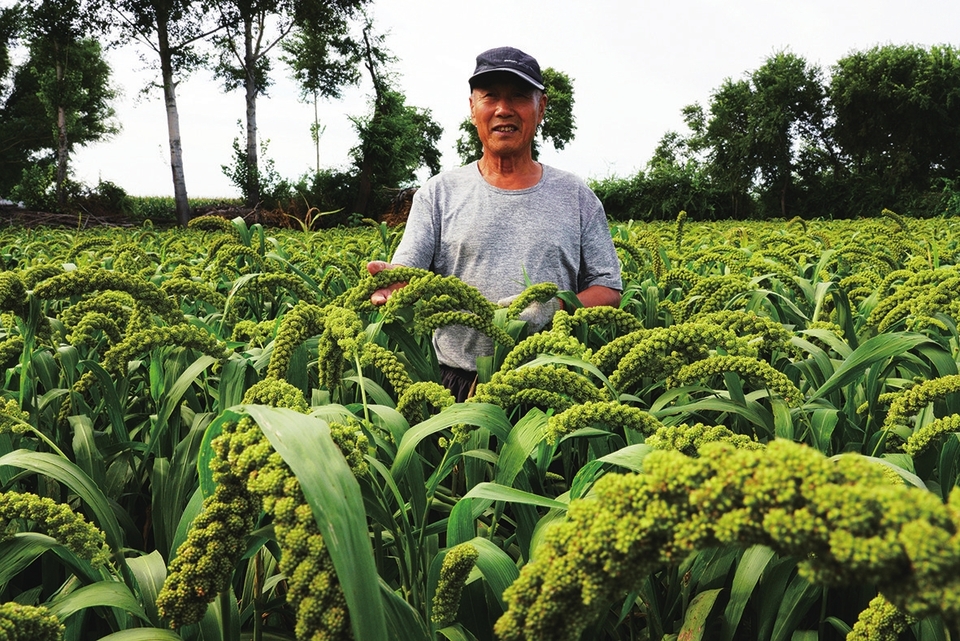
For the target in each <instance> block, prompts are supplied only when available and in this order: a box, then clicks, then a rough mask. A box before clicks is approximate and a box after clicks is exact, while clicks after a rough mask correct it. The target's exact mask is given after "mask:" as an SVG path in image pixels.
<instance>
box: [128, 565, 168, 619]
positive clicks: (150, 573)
mask: <svg viewBox="0 0 960 641" xmlns="http://www.w3.org/2000/svg"><path fill="white" fill-rule="evenodd" d="M127 565H129V566H130V571H131V572H133V576H135V577H136V579H137V586H138V587H139V589H140V598H141V600H142V604H143V609H144V611H145V612H146V613H147V616H148V617H149V620H150V621H151V622H152V623H154V624H155V625H156V624H158V623H159V622H160V618H159V616H158V614H157V595H158V594H160V588H162V587H163V582H164V581H165V580H166V578H167V564H166V563H165V562H164V560H163V557H162V556H160V551H159V550H154V551H153V552H151V553H150V554H144V555H143V556H137V557H133V558H130V559H127Z"/></svg>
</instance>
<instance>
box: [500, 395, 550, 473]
mask: <svg viewBox="0 0 960 641" xmlns="http://www.w3.org/2000/svg"><path fill="white" fill-rule="evenodd" d="M546 426H547V415H546V414H544V413H543V411H541V410H539V409H532V410H530V411H529V412H527V414H526V415H525V416H524V417H523V418H522V419H520V420H519V421H518V422H517V424H516V425H515V426H514V428H513V429H512V430H510V435H509V436H508V437H507V442H506V443H504V445H503V447H502V448H501V450H500V458H499V459H498V461H497V464H496V466H495V468H494V479H495V480H496V482H497V483H499V484H500V485H513V480H514V479H515V478H516V477H517V474H519V473H520V470H521V469H523V464H524V462H525V461H526V460H527V459H528V458H530V454H531V453H532V452H533V451H534V450H535V449H537V446H538V445H539V444H540V443H541V442H543V437H544V430H545V428H546Z"/></svg>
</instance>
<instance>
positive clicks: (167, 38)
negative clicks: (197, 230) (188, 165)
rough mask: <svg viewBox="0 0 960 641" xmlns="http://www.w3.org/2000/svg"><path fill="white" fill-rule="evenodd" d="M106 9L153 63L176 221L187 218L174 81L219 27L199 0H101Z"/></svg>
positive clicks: (196, 61) (194, 65)
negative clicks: (161, 105)
mask: <svg viewBox="0 0 960 641" xmlns="http://www.w3.org/2000/svg"><path fill="white" fill-rule="evenodd" d="M104 2H106V4H107V6H108V7H109V9H110V10H111V12H112V13H111V15H112V17H113V19H114V25H115V26H116V27H117V28H118V29H119V31H120V32H121V34H123V35H125V36H126V37H128V38H131V39H133V40H135V41H136V42H138V43H139V44H141V45H142V46H145V47H147V48H148V49H149V50H150V51H152V52H153V54H154V56H155V57H154V59H153V63H154V65H155V66H157V67H159V71H160V87H161V89H162V90H163V101H164V107H165V109H166V114H167V137H168V139H169V145H170V170H171V173H172V174H173V196H174V202H175V206H176V213H177V222H178V223H179V224H180V225H181V226H186V225H187V223H188V222H189V221H190V203H189V201H188V200H187V185H186V178H185V176H184V171H183V142H182V140H181V135H180V114H179V112H178V110H177V92H176V88H177V84H178V83H179V82H180V80H181V79H182V78H183V77H184V76H186V75H187V74H188V73H190V72H191V71H192V70H194V69H196V68H197V67H198V66H199V65H200V63H201V61H202V58H201V56H200V55H199V54H198V53H197V50H196V46H197V45H198V43H200V42H201V41H202V40H204V39H205V38H207V37H209V36H211V35H213V34H214V33H216V32H217V31H219V30H220V29H221V27H222V26H221V25H219V24H211V22H210V20H209V19H208V12H207V7H206V5H205V4H204V3H203V2H201V1H200V0H104Z"/></svg>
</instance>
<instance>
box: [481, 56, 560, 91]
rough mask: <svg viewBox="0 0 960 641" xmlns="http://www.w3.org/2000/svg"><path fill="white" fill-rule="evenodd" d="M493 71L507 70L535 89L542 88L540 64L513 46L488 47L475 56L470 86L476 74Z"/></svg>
mask: <svg viewBox="0 0 960 641" xmlns="http://www.w3.org/2000/svg"><path fill="white" fill-rule="evenodd" d="M494 71H508V72H510V73H512V74H515V75H517V76H520V77H521V78H523V79H524V80H526V81H527V82H529V83H530V84H531V85H533V86H534V87H536V88H537V89H540V90H541V91H542V90H543V76H542V75H540V65H539V64H537V60H536V59H535V58H534V57H533V56H530V55H527V54H525V53H524V52H522V51H520V50H519V49H514V48H513V47H497V48H496V49H488V50H487V51H484V52H483V53H481V54H480V55H479V56H477V68H476V69H474V71H473V75H472V76H470V86H471V87H472V86H473V81H474V79H475V78H477V76H482V75H484V74H487V73H492V72H494Z"/></svg>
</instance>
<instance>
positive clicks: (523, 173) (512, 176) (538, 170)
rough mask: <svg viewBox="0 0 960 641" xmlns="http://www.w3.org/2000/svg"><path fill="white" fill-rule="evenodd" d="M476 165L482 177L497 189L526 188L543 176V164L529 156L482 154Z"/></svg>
mask: <svg viewBox="0 0 960 641" xmlns="http://www.w3.org/2000/svg"><path fill="white" fill-rule="evenodd" d="M477 167H478V169H479V170H480V175H481V176H483V179H484V180H486V181H487V182H488V183H489V184H491V185H493V186H494V187H497V188H499V189H527V188H529V187H533V186H534V185H536V184H537V183H538V182H540V178H541V176H543V165H541V164H540V163H538V162H537V161H535V160H534V159H533V158H532V157H531V156H525V157H523V158H520V159H515V158H499V157H496V156H492V155H484V156H483V157H482V158H481V159H480V161H479V162H478V163H477Z"/></svg>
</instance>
